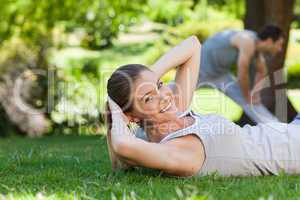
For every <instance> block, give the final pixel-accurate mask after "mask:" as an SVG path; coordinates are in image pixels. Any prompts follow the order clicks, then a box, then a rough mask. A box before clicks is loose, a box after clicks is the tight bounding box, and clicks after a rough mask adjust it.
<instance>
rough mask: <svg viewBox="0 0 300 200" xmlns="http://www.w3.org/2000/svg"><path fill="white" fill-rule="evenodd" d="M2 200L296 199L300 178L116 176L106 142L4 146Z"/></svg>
mask: <svg viewBox="0 0 300 200" xmlns="http://www.w3.org/2000/svg"><path fill="white" fill-rule="evenodd" d="M0 147H1V148H0V199H24V200H27V199H74V200H75V199H122V200H123V199H127V200H135V199H158V200H166V199H178V200H179V199H180V200H182V199H207V197H208V199H232V200H234V199H237V200H240V199H259V198H265V199H297V198H298V197H299V196H300V189H299V182H300V177H299V176H285V175H283V174H282V175H281V176H278V177H275V176H270V177H227V178H225V177H220V176H218V175H217V174H215V175H211V176H207V177H194V178H186V179H183V178H172V177H167V176H165V175H163V174H161V173H159V172H158V171H152V170H145V169H135V170H131V171H127V172H122V171H118V172H112V171H111V169H110V163H109V158H108V152H107V149H106V138H105V136H52V137H44V138H42V139H29V138H4V139H1V140H0Z"/></svg>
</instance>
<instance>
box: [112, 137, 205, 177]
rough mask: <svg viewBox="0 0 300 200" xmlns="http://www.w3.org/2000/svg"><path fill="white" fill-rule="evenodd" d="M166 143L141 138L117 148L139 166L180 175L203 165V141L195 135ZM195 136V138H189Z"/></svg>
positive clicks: (190, 172) (188, 173) (190, 173)
mask: <svg viewBox="0 0 300 200" xmlns="http://www.w3.org/2000/svg"><path fill="white" fill-rule="evenodd" d="M185 137H187V138H185V139H188V140H189V141H185V140H184V139H183V138H184V137H182V138H178V139H174V140H171V141H169V142H167V143H164V144H158V143H150V142H146V141H143V140H141V139H136V140H135V141H131V142H124V143H122V144H120V145H119V148H118V149H117V152H118V154H120V155H121V156H122V157H124V158H126V159H129V160H131V161H133V162H134V163H136V164H137V165H139V166H143V167H147V168H152V169H159V170H162V171H165V172H167V173H170V174H174V175H179V176H188V175H192V172H194V171H197V170H198V169H196V170H195V169H194V168H195V167H196V166H201V165H200V164H199V162H201V156H200V155H199V154H200V153H199V152H200V151H202V149H201V148H200V147H202V143H201V142H200V141H199V139H198V138H196V137H195V136H185ZM189 137H194V138H189Z"/></svg>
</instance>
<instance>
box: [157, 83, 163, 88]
mask: <svg viewBox="0 0 300 200" xmlns="http://www.w3.org/2000/svg"><path fill="white" fill-rule="evenodd" d="M163 85H164V83H163V82H162V81H160V82H159V83H158V86H157V87H158V89H160V88H161V87H162V86H163Z"/></svg>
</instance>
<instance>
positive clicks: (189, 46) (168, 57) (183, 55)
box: [151, 36, 200, 77]
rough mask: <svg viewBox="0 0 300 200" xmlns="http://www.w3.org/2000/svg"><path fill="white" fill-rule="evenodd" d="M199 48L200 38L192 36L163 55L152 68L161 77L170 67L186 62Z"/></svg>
mask: <svg viewBox="0 0 300 200" xmlns="http://www.w3.org/2000/svg"><path fill="white" fill-rule="evenodd" d="M199 48H200V42H199V40H198V39H197V37H196V36H191V37H189V38H187V39H186V40H184V41H183V42H181V43H180V44H178V45H177V46H175V47H174V48H172V49H171V50H170V51H168V52H167V53H166V54H165V55H163V56H162V57H161V58H160V59H159V60H158V61H157V62H155V63H154V64H153V65H152V67H151V69H152V71H154V72H155V73H156V74H158V76H159V77H161V76H163V75H164V74H165V73H166V72H168V71H169V70H170V69H172V68H174V67H178V66H180V65H182V64H184V63H186V62H187V61H188V60H189V59H190V58H191V56H192V55H193V53H194V52H195V51H196V50H198V49H199Z"/></svg>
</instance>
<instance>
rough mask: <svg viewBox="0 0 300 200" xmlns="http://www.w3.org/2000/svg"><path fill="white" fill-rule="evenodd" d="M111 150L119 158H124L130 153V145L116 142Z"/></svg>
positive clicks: (124, 142)
mask: <svg viewBox="0 0 300 200" xmlns="http://www.w3.org/2000/svg"><path fill="white" fill-rule="evenodd" d="M113 150H114V151H115V152H116V153H117V154H118V155H120V156H123V157H126V156H127V155H128V152H129V151H130V144H129V142H127V141H116V142H115V144H114V145H113Z"/></svg>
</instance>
